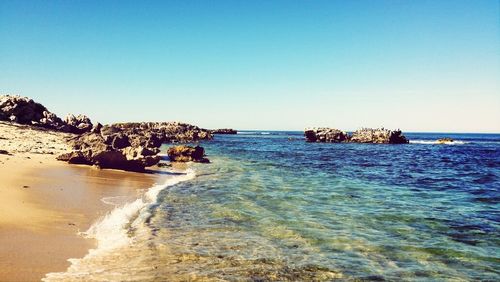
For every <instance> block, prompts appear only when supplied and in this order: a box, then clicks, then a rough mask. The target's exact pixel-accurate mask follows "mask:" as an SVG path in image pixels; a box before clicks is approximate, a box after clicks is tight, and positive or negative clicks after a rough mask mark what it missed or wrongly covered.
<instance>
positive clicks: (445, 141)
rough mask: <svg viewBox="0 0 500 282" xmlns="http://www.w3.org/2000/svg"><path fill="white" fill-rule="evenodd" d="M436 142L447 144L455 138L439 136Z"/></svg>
mask: <svg viewBox="0 0 500 282" xmlns="http://www.w3.org/2000/svg"><path fill="white" fill-rule="evenodd" d="M436 142H437V143H438V144H449V143H453V142H455V140H453V139H452V138H449V137H444V138H439V139H438V140H437V141H436Z"/></svg>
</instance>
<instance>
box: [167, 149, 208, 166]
mask: <svg viewBox="0 0 500 282" xmlns="http://www.w3.org/2000/svg"><path fill="white" fill-rule="evenodd" d="M167 154H168V157H169V158H170V161H172V162H191V161H192V162H198V163H209V162H210V161H209V160H208V159H207V158H205V149H203V147H200V146H196V147H191V146H185V145H180V146H174V147H170V148H169V149H168V152H167Z"/></svg>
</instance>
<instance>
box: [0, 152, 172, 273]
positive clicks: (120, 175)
mask: <svg viewBox="0 0 500 282" xmlns="http://www.w3.org/2000/svg"><path fill="white" fill-rule="evenodd" d="M161 177H162V176H161V175H158V174H144V173H132V172H124V171H116V170H99V169H96V168H92V167H88V166H77V165H68V164H65V163H61V162H57V161H56V160H54V155H50V154H33V153H15V154H14V155H13V156H9V155H0V179H1V181H0V280H1V281H39V280H40V279H41V278H42V277H44V275H45V274H46V273H48V272H57V271H64V270H65V269H66V268H67V267H68V266H69V262H68V261H67V259H68V258H79V257H83V256H84V255H85V254H86V253H87V251H88V249H90V248H92V247H94V246H95V242H94V241H93V240H89V239H85V238H83V237H81V236H80V235H78V232H79V231H86V230H87V229H88V228H89V227H90V225H91V224H92V223H93V222H94V221H96V220H97V219H98V218H99V217H100V216H103V215H105V214H106V212H108V211H110V210H111V209H113V208H114V206H113V205H112V204H106V203H104V202H103V201H102V200H101V199H103V198H106V197H118V198H113V199H112V200H113V201H112V202H114V203H122V202H125V201H128V200H131V199H134V198H137V197H138V196H139V195H140V193H142V192H143V189H146V188H149V187H151V186H152V185H153V184H154V183H157V182H159V181H161V179H160V178H161Z"/></svg>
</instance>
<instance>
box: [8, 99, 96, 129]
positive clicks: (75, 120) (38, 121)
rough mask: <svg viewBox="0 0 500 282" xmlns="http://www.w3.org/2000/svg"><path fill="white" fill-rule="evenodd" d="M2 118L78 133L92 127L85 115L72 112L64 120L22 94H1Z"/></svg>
mask: <svg viewBox="0 0 500 282" xmlns="http://www.w3.org/2000/svg"><path fill="white" fill-rule="evenodd" d="M0 120H5V121H11V122H15V123H20V124H27V125H34V126H39V127H44V128H49V129H53V130H57V131H62V132H71V133H77V134H81V133H84V132H88V131H90V130H91V129H92V122H91V121H90V119H89V118H88V117H86V116H84V115H78V116H76V117H75V116H74V115H71V114H70V115H68V116H67V117H66V119H65V120H64V121H63V120H62V119H61V118H59V117H58V116H57V115H56V114H54V113H51V112H50V111H49V110H48V109H47V108H46V107H45V106H43V105H42V104H40V103H37V102H35V101H33V99H30V98H27V97H21V96H10V95H1V96H0Z"/></svg>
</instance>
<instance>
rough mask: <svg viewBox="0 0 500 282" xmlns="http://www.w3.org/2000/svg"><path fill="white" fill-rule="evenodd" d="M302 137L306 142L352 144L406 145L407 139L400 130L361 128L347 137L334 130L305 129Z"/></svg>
mask: <svg viewBox="0 0 500 282" xmlns="http://www.w3.org/2000/svg"><path fill="white" fill-rule="evenodd" d="M304 136H305V137H306V141H307V142H331V143H340V142H352V143H376V144H406V143H408V142H409V141H408V139H406V137H405V136H404V135H403V134H402V132H401V130H388V129H384V128H378V129H371V128H363V129H360V130H357V131H355V132H353V133H352V135H349V134H347V133H345V132H344V131H340V130H338V129H334V128H325V127H322V128H313V129H306V130H305V131H304Z"/></svg>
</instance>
